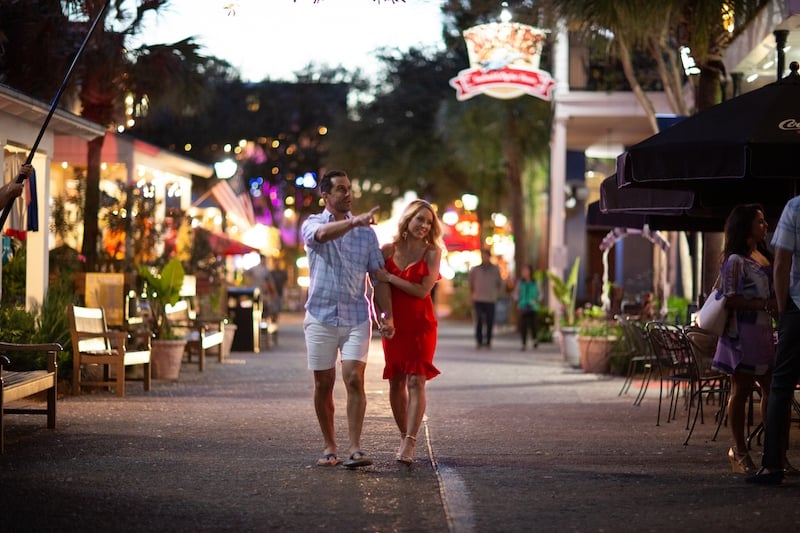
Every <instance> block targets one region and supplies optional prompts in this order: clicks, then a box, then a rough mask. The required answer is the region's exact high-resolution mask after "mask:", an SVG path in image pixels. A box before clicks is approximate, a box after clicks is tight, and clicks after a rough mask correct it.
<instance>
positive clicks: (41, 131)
mask: <svg viewBox="0 0 800 533" xmlns="http://www.w3.org/2000/svg"><path fill="white" fill-rule="evenodd" d="M110 3H111V0H106V2H105V3H104V4H103V8H102V9H101V10H100V12H99V13H98V14H97V16H96V17H95V18H94V21H92V25H91V27H89V32H88V33H87V34H86V37H85V38H84V39H83V42H82V43H81V47H80V48H78V52H77V53H76V54H75V58H74V59H73V60H72V64H71V65H70V66H69V69H68V70H67V74H66V75H65V76H64V81H62V82H61V87H60V88H59V89H58V92H57V93H56V95H55V97H53V101H52V103H51V104H50V110H49V111H48V112H47V117H46V118H45V119H44V123H43V124H42V127H41V128H40V129H39V134H38V135H37V136H36V140H35V141H34V142H33V147H32V148H31V151H30V153H29V154H28V158H27V159H26V160H25V164H26V165H30V164H31V162H32V161H33V156H34V155H35V154H36V150H37V148H39V143H40V142H41V140H42V137H43V136H44V132H45V130H47V126H48V124H50V119H51V118H53V113H55V111H56V106H57V105H58V101H59V100H61V95H62V94H64V90H65V89H66V88H67V84H68V83H69V78H70V77H71V76H72V71H73V70H75V65H76V64H77V63H78V58H80V56H81V54H83V50H84V49H85V48H86V44H87V43H88V42H89V38H90V37H91V36H92V34H93V33H94V29H95V27H96V26H97V23H98V22H99V21H100V19H101V18H102V17H103V13H105V11H106V9H108V5H109V4H110ZM16 181H17V183H22V182H23V181H25V174H23V173H22V172H20V173H19V175H18V176H17V180H16ZM13 206H14V202H13V201H11V202H8V204H6V206H5V207H4V208H3V213H2V215H0V230H2V229H3V226H5V225H6V220H7V219H8V215H9V213H10V212H11V209H12V207H13Z"/></svg>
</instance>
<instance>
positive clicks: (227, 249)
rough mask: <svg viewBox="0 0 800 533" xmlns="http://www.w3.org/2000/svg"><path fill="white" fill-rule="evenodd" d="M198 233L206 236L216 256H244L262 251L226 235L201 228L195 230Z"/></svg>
mask: <svg viewBox="0 0 800 533" xmlns="http://www.w3.org/2000/svg"><path fill="white" fill-rule="evenodd" d="M195 231H196V232H199V233H200V234H202V235H204V236H205V237H206V238H207V239H208V243H209V246H210V247H211V251H212V252H213V253H214V255H243V254H249V253H252V252H255V253H260V250H258V249H257V248H253V247H252V246H248V245H247V244H245V243H243V242H239V241H237V240H236V239H233V238H231V237H229V236H228V235H226V234H224V233H217V232H211V231H207V230H204V229H201V228H197V229H195Z"/></svg>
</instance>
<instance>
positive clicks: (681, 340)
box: [646, 321, 699, 378]
mask: <svg viewBox="0 0 800 533" xmlns="http://www.w3.org/2000/svg"><path fill="white" fill-rule="evenodd" d="M646 329H647V336H648V338H649V339H650V343H651V345H652V347H653V353H654V355H655V356H656V360H657V361H658V365H659V367H660V368H661V371H662V374H663V373H665V372H666V373H671V374H673V375H679V374H680V375H685V376H686V377H690V378H692V377H696V376H698V375H699V369H698V367H697V362H696V360H695V358H694V352H693V351H692V347H691V343H690V342H689V339H688V338H687V337H686V334H685V333H684V332H683V329H682V328H681V327H679V326H675V325H673V324H666V323H664V322H658V321H656V322H648V323H647V326H646Z"/></svg>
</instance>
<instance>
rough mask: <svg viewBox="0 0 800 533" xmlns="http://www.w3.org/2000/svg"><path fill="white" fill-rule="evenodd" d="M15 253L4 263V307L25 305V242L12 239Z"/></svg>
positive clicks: (2, 300)
mask: <svg viewBox="0 0 800 533" xmlns="http://www.w3.org/2000/svg"><path fill="white" fill-rule="evenodd" d="M11 246H12V248H13V250H14V255H13V257H12V258H11V260H10V261H9V262H8V263H6V264H4V265H3V294H2V299H1V300H0V303H1V304H2V306H3V307H15V306H24V305H25V272H26V267H25V243H23V242H22V241H19V240H17V239H11Z"/></svg>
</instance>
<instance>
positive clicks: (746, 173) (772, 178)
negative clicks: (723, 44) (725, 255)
mask: <svg viewBox="0 0 800 533" xmlns="http://www.w3.org/2000/svg"><path fill="white" fill-rule="evenodd" d="M798 68H800V66H799V65H798V64H797V62H792V64H791V65H790V69H791V73H790V74H789V75H788V76H786V77H784V78H783V79H781V80H779V81H777V82H774V83H771V84H769V85H766V86H764V87H762V88H760V89H757V90H755V91H752V92H749V93H746V94H743V95H741V96H737V97H736V98H732V99H730V100H727V101H725V102H723V103H721V104H718V105H716V106H713V107H711V108H709V109H707V110H706V111H703V112H701V113H698V114H696V115H693V116H691V117H688V118H686V119H684V120H682V121H681V122H678V123H677V124H675V125H673V126H670V127H669V128H667V129H666V130H664V131H662V132H660V133H658V134H656V135H653V136H652V137H649V138H648V139H645V140H644V141H642V142H640V143H638V144H636V145H634V146H632V147H630V148H629V149H628V150H627V151H626V152H625V153H623V154H621V155H620V156H619V157H618V158H617V176H618V184H619V186H620V188H623V189H630V194H633V195H635V194H636V193H635V192H634V191H638V190H639V189H641V188H652V187H655V188H659V189H679V190H684V191H691V192H693V193H694V201H693V204H692V207H691V210H693V211H694V212H695V213H698V214H699V213H705V215H706V216H710V217H719V216H722V215H723V214H725V215H726V214H727V212H728V211H729V210H730V208H731V207H733V206H734V205H736V204H738V203H743V202H758V203H762V204H764V205H765V207H766V208H767V209H768V213H769V211H770V210H776V209H777V210H778V211H780V209H782V207H783V205H784V204H785V203H786V201H787V200H789V199H790V198H791V197H793V196H795V195H796V194H798V192H799V189H798V183H797V181H798V180H797V178H798V176H800V169H799V167H798V162H797V160H796V159H795V157H796V154H797V153H798V151H800V75H798ZM646 194H649V195H650V194H651V193H646ZM629 199H630V197H629ZM659 200H660V204H659V206H660V207H661V208H668V207H670V199H669V198H666V197H661V198H660V199H659ZM767 206H768V207H767ZM770 214H771V213H770ZM778 214H779V213H778Z"/></svg>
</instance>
